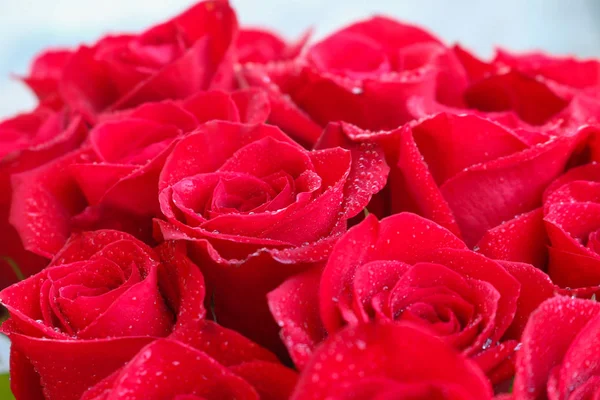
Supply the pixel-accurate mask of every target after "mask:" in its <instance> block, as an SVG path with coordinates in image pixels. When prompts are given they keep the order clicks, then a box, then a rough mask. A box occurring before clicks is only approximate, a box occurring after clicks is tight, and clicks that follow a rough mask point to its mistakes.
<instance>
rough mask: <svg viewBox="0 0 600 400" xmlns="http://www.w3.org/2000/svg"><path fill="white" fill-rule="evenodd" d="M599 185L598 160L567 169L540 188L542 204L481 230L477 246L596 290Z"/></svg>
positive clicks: (599, 276)
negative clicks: (485, 230) (488, 228)
mask: <svg viewBox="0 0 600 400" xmlns="http://www.w3.org/2000/svg"><path fill="white" fill-rule="evenodd" d="M599 188H600V165H598V164H596V163H591V164H586V165H583V166H580V167H577V168H573V169H571V170H569V171H567V172H566V173H565V174H564V175H562V176H560V177H559V178H558V179H556V180H555V181H554V182H552V184H551V185H550V186H549V187H548V188H547V189H546V191H545V193H544V202H543V206H542V207H540V208H538V209H535V210H533V211H531V212H529V213H526V214H523V215H519V216H517V217H516V218H514V219H511V220H510V221H507V222H506V223H504V224H502V225H500V226H498V227H497V228H495V229H493V230H490V231H489V232H487V233H486V234H485V236H484V237H483V238H482V240H481V241H480V243H479V247H480V251H481V252H483V253H485V254H487V255H489V256H491V257H494V258H498V259H504V260H514V261H521V262H528V263H531V264H534V265H536V266H537V267H538V268H540V269H543V270H545V271H547V272H548V275H549V276H550V277H551V278H552V280H553V281H554V283H556V284H557V285H559V286H561V287H562V288H565V289H578V290H577V292H581V293H582V294H584V293H590V291H592V292H593V291H597V290H598V285H600V247H599V245H598V231H599V230H600V219H599V215H600V214H599V211H600V208H599V204H598V200H599V198H600V197H599V196H598V193H599Z"/></svg>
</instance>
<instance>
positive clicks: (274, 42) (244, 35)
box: [235, 28, 311, 64]
mask: <svg viewBox="0 0 600 400" xmlns="http://www.w3.org/2000/svg"><path fill="white" fill-rule="evenodd" d="M310 34H311V32H310V31H307V32H306V33H305V34H304V35H302V36H301V37H300V39H298V40H297V41H296V42H294V43H287V42H286V41H285V40H284V39H282V38H281V37H279V35H277V34H276V33H273V32H269V31H266V30H264V29H259V28H243V29H240V31H239V33H238V35H237V39H236V42H235V50H236V53H237V60H238V62H240V63H241V64H245V63H261V64H266V63H270V62H276V61H285V60H291V59H293V58H295V57H297V56H298V55H299V54H300V52H301V51H302V49H303V48H304V46H305V45H306V42H307V41H308V39H310Z"/></svg>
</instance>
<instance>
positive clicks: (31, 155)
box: [0, 105, 87, 288]
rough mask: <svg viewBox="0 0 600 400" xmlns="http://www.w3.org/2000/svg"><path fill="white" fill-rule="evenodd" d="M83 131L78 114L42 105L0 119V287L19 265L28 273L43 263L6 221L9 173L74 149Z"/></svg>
mask: <svg viewBox="0 0 600 400" xmlns="http://www.w3.org/2000/svg"><path fill="white" fill-rule="evenodd" d="M86 133H87V129H86V127H85V126H84V124H83V123H82V120H81V118H80V117H77V116H76V115H73V114H72V113H70V112H68V111H67V110H65V109H62V110H60V111H55V110H53V109H52V108H50V107H47V106H44V105H40V106H39V107H37V108H36V109H35V110H33V111H31V112H28V113H23V114H19V115H17V116H15V117H13V118H9V119H7V120H5V121H3V122H2V123H0V231H2V240H1V241H0V288H4V287H6V286H8V284H10V283H13V282H15V281H16V280H17V278H19V276H18V275H19V273H16V271H18V268H20V272H21V273H22V274H24V275H25V276H29V275H31V274H32V273H35V272H38V271H39V270H40V269H41V268H42V267H43V265H44V264H45V261H44V259H43V258H40V257H38V256H36V255H34V254H32V253H30V252H28V251H26V250H25V249H24V247H23V245H22V242H21V239H20V237H19V235H18V233H17V231H16V230H15V228H14V227H13V226H11V225H10V224H9V222H8V218H9V210H10V204H11V200H12V198H13V193H12V187H11V176H12V175H14V174H16V173H19V172H23V171H27V170H30V169H32V168H36V167H38V166H40V165H42V164H44V163H45V162H48V161H50V160H53V159H55V158H57V157H60V156H62V155H63V154H65V153H67V152H69V151H71V150H73V149H74V148H76V147H77V146H78V145H79V144H80V143H81V142H82V141H83V140H84V138H85V135H86ZM18 201H24V200H23V199H21V200H18ZM9 265H10V266H13V267H15V268H17V269H15V270H13V269H12V268H10V267H9Z"/></svg>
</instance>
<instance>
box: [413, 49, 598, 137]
mask: <svg viewBox="0 0 600 400" xmlns="http://www.w3.org/2000/svg"><path fill="white" fill-rule="evenodd" d="M451 51H452V53H453V54H454V56H455V58H457V59H458V60H460V64H462V67H460V68H459V71H463V72H464V74H465V75H466V77H467V79H466V81H467V82H466V85H464V87H462V91H459V90H457V87H456V84H452V83H451V84H450V88H451V89H452V93H454V94H455V95H456V98H455V99H454V101H453V102H451V103H450V102H447V101H444V99H442V98H439V97H438V98H427V97H423V96H421V97H420V98H419V97H415V98H413V99H411V100H410V104H409V105H408V108H409V109H410V110H411V111H412V112H413V116H414V117H416V118H421V117H425V116H428V115H431V114H434V113H436V112H439V111H448V112H452V113H463V112H464V111H465V109H470V112H474V113H476V114H479V115H482V116H485V117H486V118H491V119H494V120H497V121H499V122H501V123H502V124H505V125H507V126H512V127H525V128H528V129H532V127H531V125H542V129H543V128H544V125H545V126H546V127H561V128H563V129H571V128H576V127H577V126H579V125H581V124H582V123H586V122H588V121H596V120H597V119H598V117H599V116H600V101H599V100H600V99H599V97H598V95H597V82H596V80H597V75H598V72H597V71H598V64H597V62H596V61H578V60H574V59H570V58H556V57H550V56H545V55H543V54H539V53H531V54H524V55H521V56H515V55H512V54H509V53H507V52H505V51H502V50H499V51H498V52H497V54H496V57H495V58H494V60H492V61H491V62H485V61H481V60H479V59H477V58H476V57H475V56H473V55H472V54H470V53H469V52H467V51H466V50H464V49H462V48H460V47H459V46H455V47H454V48H453V49H451ZM460 64H459V65H460ZM452 67H454V68H456V64H454V65H453V66H451V67H450V68H452ZM457 73H458V71H457V72H456V73H455V74H457ZM439 84H440V85H441V86H442V87H444V86H445V85H446V84H445V83H444V82H440V83H439Z"/></svg>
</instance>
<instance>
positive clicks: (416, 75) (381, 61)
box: [240, 16, 461, 145]
mask: <svg viewBox="0 0 600 400" xmlns="http://www.w3.org/2000/svg"><path fill="white" fill-rule="evenodd" d="M242 37H243V35H242ZM357 53H360V54H361V57H354V54H357ZM447 57H452V55H451V54H449V53H448V52H447V50H446V48H445V47H444V46H443V45H442V43H441V42H440V41H439V40H438V39H437V38H435V37H434V36H433V35H431V34H430V33H428V32H426V31H424V30H421V29H419V28H417V27H415V26H411V25H407V24H402V23H400V22H397V21H394V20H392V19H389V18H386V17H381V16H378V17H374V18H371V19H369V20H365V21H361V22H357V23H355V24H352V25H350V26H348V27H346V28H344V29H341V30H339V31H337V32H335V33H333V34H332V35H330V36H328V37H326V38H325V39H323V40H322V41H320V42H318V43H316V44H314V45H313V46H310V47H309V48H308V49H307V50H306V52H305V53H303V54H301V55H300V56H299V57H297V58H295V59H293V60H291V61H279V62H271V63H268V64H258V65H257V64H255V63H252V64H246V65H244V66H243V67H242V70H241V73H240V79H241V80H242V82H243V83H244V84H246V85H250V86H256V87H261V88H263V89H265V90H266V91H267V92H268V93H269V95H270V98H271V103H272V107H273V112H272V114H271V116H270V119H269V121H270V122H271V123H273V124H275V125H278V126H280V127H282V129H283V130H284V131H286V132H287V133H289V134H290V135H291V136H292V137H293V138H294V139H296V140H298V141H300V142H301V143H303V144H306V145H312V144H314V143H315V142H316V141H317V139H318V135H319V132H320V128H321V127H324V126H325V125H326V124H327V123H328V122H334V121H346V122H350V123H353V124H355V125H358V126H360V127H362V128H365V129H392V128H395V127H397V126H398V125H400V124H402V123H404V122H407V121H408V120H410V119H411V114H410V112H409V110H408V108H407V104H408V100H409V99H410V98H411V97H413V96H424V97H427V98H430V97H435V95H436V77H438V75H439V76H441V79H442V80H447V81H448V82H449V83H450V80H448V79H444V78H447V77H452V78H457V79H452V80H453V81H454V82H452V83H450V84H451V85H460V81H461V79H460V77H455V76H454V75H455V74H454V70H452V69H448V68H445V67H444V66H442V65H441V64H440V63H439V61H440V60H442V59H445V58H447ZM452 60H453V59H452ZM450 90H451V89H450Z"/></svg>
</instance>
